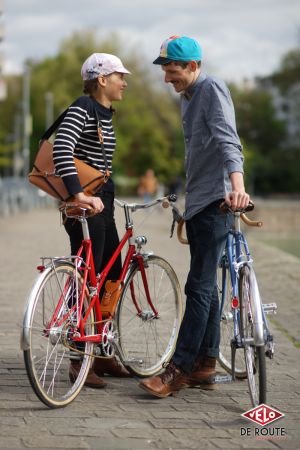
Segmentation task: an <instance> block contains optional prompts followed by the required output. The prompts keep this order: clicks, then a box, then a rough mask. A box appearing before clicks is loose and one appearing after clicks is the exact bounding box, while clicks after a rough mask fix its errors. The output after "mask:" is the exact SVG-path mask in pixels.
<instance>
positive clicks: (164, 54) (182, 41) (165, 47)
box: [153, 36, 202, 65]
mask: <svg viewBox="0 0 300 450" xmlns="http://www.w3.org/2000/svg"><path fill="white" fill-rule="evenodd" d="M201 59H202V49H201V47H200V45H199V44H198V42H197V41H196V40H195V39H193V38H190V37H188V36H171V37H169V38H168V39H166V40H165V41H164V42H163V43H162V44H161V47H160V54H159V57H158V58H156V60H155V61H153V64H160V65H163V64H168V63H170V62H171V61H201Z"/></svg>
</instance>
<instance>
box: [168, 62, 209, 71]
mask: <svg viewBox="0 0 300 450" xmlns="http://www.w3.org/2000/svg"><path fill="white" fill-rule="evenodd" d="M172 62H173V63H174V64H176V66H181V67H182V68H183V69H185V68H186V67H187V65H188V63H190V62H191V61H170V62H168V63H167V64H164V66H168V65H169V64H172ZM196 63H197V66H198V68H200V67H201V61H196Z"/></svg>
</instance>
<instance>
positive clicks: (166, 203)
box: [161, 200, 170, 208]
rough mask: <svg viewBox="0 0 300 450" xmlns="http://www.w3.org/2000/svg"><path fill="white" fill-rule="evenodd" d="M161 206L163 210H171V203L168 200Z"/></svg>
mask: <svg viewBox="0 0 300 450" xmlns="http://www.w3.org/2000/svg"><path fill="white" fill-rule="evenodd" d="M161 206H162V207H163V208H169V206H170V203H169V201H168V200H164V201H163V202H162V204H161Z"/></svg>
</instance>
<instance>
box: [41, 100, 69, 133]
mask: <svg viewBox="0 0 300 450" xmlns="http://www.w3.org/2000/svg"><path fill="white" fill-rule="evenodd" d="M68 110H69V108H67V109H66V110H65V111H64V112H62V113H61V114H60V116H58V118H57V119H56V120H55V121H54V122H53V124H52V125H51V126H50V127H49V128H48V130H46V131H45V133H44V134H43V136H42V137H41V140H42V141H44V140H45V139H49V137H50V136H52V134H53V133H54V131H55V130H56V129H57V128H58V127H59V125H60V124H61V123H62V121H63V120H64V118H65V116H66V114H67V112H68Z"/></svg>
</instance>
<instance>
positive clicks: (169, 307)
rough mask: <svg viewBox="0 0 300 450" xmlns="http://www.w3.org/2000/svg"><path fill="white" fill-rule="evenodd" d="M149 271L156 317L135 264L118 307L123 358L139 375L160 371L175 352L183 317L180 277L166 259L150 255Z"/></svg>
mask: <svg viewBox="0 0 300 450" xmlns="http://www.w3.org/2000/svg"><path fill="white" fill-rule="evenodd" d="M145 272H146V277H147V282H148V288H149V293H150V297H151V301H152V303H153V305H154V307H155V309H156V310H157V311H158V317H155V315H154V313H153V311H152V309H151V307H150V305H149V303H148V301H147V296H146V292H145V288H144V283H143V280H142V275H141V272H140V270H139V268H138V266H137V265H136V264H134V265H133V266H132V268H131V269H130V271H129V273H128V277H127V280H126V281H125V284H124V289H123V293H122V295H121V298H120V301H119V305H118V310H117V315H116V319H117V326H118V331H119V347H120V358H121V360H122V362H123V364H124V365H125V366H126V367H127V368H128V369H129V370H130V371H131V372H132V373H133V374H134V375H137V376H139V377H148V376H152V375H154V374H156V373H157V372H159V371H160V370H161V369H162V367H163V364H164V363H165V362H168V361H169V360H170V358H171V356H172V355H173V352H174V349H175V345H176V340H177V336H178V332H179V327H180V322H181V317H182V297H181V291H180V286H179V282H178V279H177V276H176V274H175V272H174V270H173V269H172V267H171V266H170V264H169V263H168V262H167V261H165V260H164V259H162V258H160V257H158V256H153V255H151V256H148V258H147V260H146V262H145Z"/></svg>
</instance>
